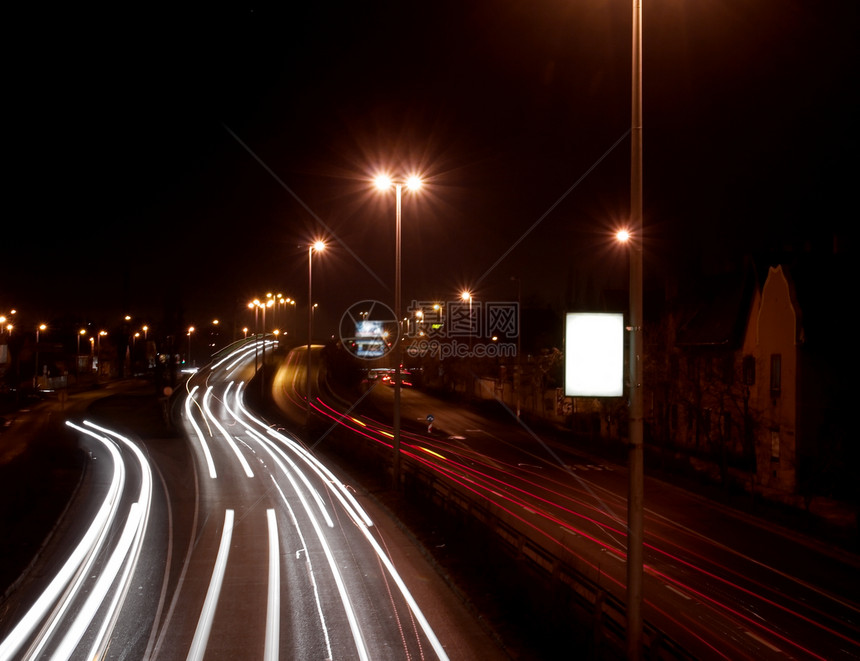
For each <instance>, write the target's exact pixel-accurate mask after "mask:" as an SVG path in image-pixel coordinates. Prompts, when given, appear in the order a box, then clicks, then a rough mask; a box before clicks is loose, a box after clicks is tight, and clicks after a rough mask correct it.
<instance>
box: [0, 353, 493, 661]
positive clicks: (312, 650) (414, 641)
mask: <svg viewBox="0 0 860 661" xmlns="http://www.w3.org/2000/svg"><path fill="white" fill-rule="evenodd" d="M253 365H254V358H253V352H252V353H251V354H245V355H244V357H241V358H237V359H236V361H235V362H233V361H231V362H230V363H224V364H222V365H220V366H218V367H215V368H212V369H205V370H203V371H201V373H199V374H197V375H195V376H194V377H193V378H192V379H191V380H190V381H189V383H188V389H187V394H185V395H182V396H181V397H179V398H174V405H176V406H181V407H182V408H183V411H182V414H181V420H182V423H181V425H180V426H179V427H172V428H171V427H168V426H167V425H166V424H165V418H164V415H163V410H162V408H161V407H162V402H160V401H159V400H158V398H156V397H155V396H154V394H153V393H152V389H151V386H148V385H145V384H144V385H143V387H137V386H138V385H139V384H132V383H124V384H117V385H116V387H115V388H113V389H112V390H110V391H102V392H100V393H87V394H80V395H75V396H73V397H71V398H70V399H69V400H68V401H67V402H65V403H64V404H63V405H62V406H60V404H59V402H45V403H43V404H40V405H39V406H37V407H34V408H33V409H32V410H30V411H24V412H22V413H21V415H20V416H19V417H18V418H16V420H15V422H14V423H13V426H12V428H10V429H7V431H6V432H5V433H4V435H3V438H2V445H0V448H2V450H3V453H2V455H0V456H3V457H4V461H5V463H4V465H3V466H2V467H0V470H2V471H3V473H4V474H0V477H9V476H11V475H13V474H15V475H17V476H18V478H17V479H15V480H11V479H10V480H8V481H7V480H5V479H4V480H3V489H4V494H3V495H4V500H3V520H2V521H3V531H4V534H3V535H2V537H3V538H4V539H7V540H12V539H14V540H16V544H14V545H13V544H9V549H10V553H9V555H8V556H7V555H5V550H4V562H3V563H2V564H3V566H4V572H5V573H4V591H5V593H4V598H3V603H2V604H0V658H2V659H6V658H19V656H20V655H24V658H29V657H28V656H27V655H26V654H25V651H26V650H29V655H30V656H33V657H34V658H35V657H38V656H39V655H41V654H45V653H56V654H59V655H60V656H61V657H65V656H70V657H71V658H84V657H85V656H89V655H92V654H93V653H98V654H104V655H105V657H104V658H171V659H172V658H178V657H183V656H184V657H186V658H258V657H265V658H267V659H268V658H278V655H280V656H281V658H374V659H375V658H392V659H394V658H434V657H435V658H457V659H492V658H500V659H501V658H506V654H505V652H504V651H503V650H502V649H501V647H500V646H499V645H498V644H497V642H496V640H495V639H494V638H493V636H492V635H490V634H489V633H488V631H487V630H486V628H485V627H483V626H482V624H481V622H480V620H479V618H478V617H476V616H475V614H474V613H473V612H472V611H470V610H469V609H468V608H467V607H466V605H465V604H464V602H463V600H462V599H461V598H460V597H459V596H458V595H457V594H455V593H454V592H452V590H451V589H450V587H449V585H448V584H447V583H446V582H445V581H444V580H443V578H442V577H441V576H440V574H439V573H437V571H436V568H435V567H434V566H433V564H432V563H431V562H428V559H427V556H426V555H425V554H424V552H423V549H421V548H420V547H419V546H418V545H416V544H415V540H414V539H412V538H411V537H410V536H409V535H408V534H406V533H404V531H403V530H402V529H401V528H400V527H398V526H397V525H396V524H395V523H394V522H393V521H392V520H391V519H389V518H388V516H387V513H386V512H385V511H384V510H382V509H380V508H379V507H378V504H377V501H376V500H375V499H373V498H372V497H370V496H369V495H368V494H367V492H364V491H363V490H362V488H361V487H360V486H358V485H357V484H355V483H351V481H350V480H349V479H348V478H346V477H342V476H339V475H335V474H332V473H327V472H325V467H324V466H320V465H319V464H318V462H316V461H315V460H314V458H313V457H312V456H310V455H309V454H308V453H305V452H304V450H303V448H302V443H301V442H300V440H298V439H295V438H294V437H292V436H291V435H288V434H286V433H285V431H283V430H282V431H280V432H278V431H274V433H272V432H273V430H271V429H270V428H269V427H268V425H267V423H265V422H263V421H260V420H258V419H257V418H256V417H255V415H254V414H253V413H252V412H251V411H248V410H246V409H244V408H243V405H242V396H241V395H240V390H241V388H242V387H243V386H244V385H245V384H246V383H247V382H248V381H249V380H250V377H251V376H252V374H253ZM106 395H107V396H106ZM67 418H70V419H72V420H74V421H75V423H76V424H80V425H81V426H80V428H76V429H74V430H70V429H69V428H68V427H67V426H64V425H63V424H62V423H63V421H64V420H65V419H67ZM85 418H86V419H87V420H88V421H91V422H94V423H95V425H97V427H96V428H92V427H88V426H87V425H86V424H84V419H85ZM68 448H76V450H74V451H68ZM60 450H63V452H60ZM63 453H65V454H64V459H65V461H61V460H60V457H59V456H57V457H54V455H55V454H57V455H59V454H63ZM7 457H8V460H7V459H6V458H7ZM48 457H51V459H50V460H48ZM58 465H63V466H66V469H65V470H66V471H67V477H66V479H65V480H64V488H62V489H60V488H57V489H56V490H54V491H52V492H51V493H50V494H44V496H45V498H42V497H40V498H38V499H34V500H33V501H32V502H30V501H29V500H26V499H27V497H28V496H26V495H22V494H23V491H22V490H21V488H20V487H21V486H22V485H23V484H27V483H28V482H31V481H37V482H39V483H40V484H47V483H49V482H51V479H50V477H48V478H44V479H43V478H42V475H43V473H45V472H47V473H49V474H50V473H51V472H52V471H56V470H57V466H58ZM25 469H26V470H25ZM16 487H18V488H16ZM37 491H38V490H37ZM31 493H32V490H31ZM46 498H47V500H48V501H49V502H55V501H60V503H58V505H59V507H58V508H55V509H54V510H52V511H51V513H50V514H46V515H44V516H42V517H41V518H40V520H39V521H38V522H37V521H36V520H34V519H31V518H30V516H29V514H35V513H41V509H42V507H43V506H44V503H45V499H46ZM25 501H26V502H25ZM57 509H58V510H59V511H57ZM23 510H26V511H27V513H28V514H27V515H25V514H23V512H22V511H23ZM16 512H17V514H15V513H16ZM102 515H104V516H103V518H100V517H102ZM52 520H53V521H58V524H57V525H55V526H53V525H52ZM23 522H26V525H24V524H23ZM96 522H98V526H96ZM96 527H98V528H99V531H100V532H99V535H98V541H93V540H95V539H96V535H95V533H92V538H93V539H92V540H90V539H89V536H90V533H91V532H92V531H93V530H94V529H95V528H96ZM48 530H50V534H48V535H47V536H46V535H45V533H46V531H48ZM84 541H87V542H88V543H89V542H90V541H91V542H92V545H91V546H87V548H86V550H85V551H80V553H79V555H80V558H78V560H79V561H80V564H79V565H75V568H74V570H73V573H70V576H71V578H66V579H64V580H65V582H64V583H63V587H62V589H61V590H60V591H59V592H60V594H58V595H57V596H55V597H52V599H56V600H57V601H51V604H52V606H51V607H49V608H48V609H47V610H45V611H38V612H37V610H36V607H37V606H38V604H39V603H40V602H41V601H42V600H43V599H44V594H46V592H47V591H48V588H49V586H51V585H53V584H55V583H56V582H57V581H58V580H59V578H58V577H59V576H61V574H62V573H63V570H65V568H66V567H67V566H68V564H69V563H70V562H71V560H70V559H71V558H76V557H77V555H76V554H78V550H79V549H81V548H82V547H83V546H84ZM13 546H14V547H15V551H14V552H12V551H11V549H12V547H13ZM34 555H35V560H33V559H32V558H33V557H34ZM13 556H14V557H13ZM95 594H99V600H98V601H96V599H95V597H93V595H95ZM60 604H62V605H60ZM21 622H25V623H28V622H29V624H32V626H29V627H23V628H25V629H26V630H25V631H24V632H23V633H21V629H22V625H21ZM51 627H53V628H51ZM13 639H14V640H13Z"/></svg>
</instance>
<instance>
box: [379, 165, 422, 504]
mask: <svg viewBox="0 0 860 661" xmlns="http://www.w3.org/2000/svg"><path fill="white" fill-rule="evenodd" d="M374 183H375V184H376V187H377V188H378V189H379V190H382V191H386V190H390V189H391V186H392V185H393V186H394V190H395V193H396V199H397V202H396V206H395V231H394V234H395V251H394V318H395V319H396V320H397V322H398V337H397V338H396V341H397V347H396V348H395V354H394V355H395V357H396V360H395V363H396V364H395V367H394V425H393V427H394V430H393V431H394V442H393V445H394V465H393V466H392V478H393V481H394V489H395V491H399V490H400V381H401V378H400V363H401V362H402V358H403V345H402V344H401V342H400V330H399V324H400V319H401V318H402V317H401V314H400V308H401V301H400V208H401V199H402V195H403V186H404V185H405V186H406V188H408V189H409V190H411V191H417V190H418V189H419V188H421V178H420V177H418V176H416V175H412V176H410V177H408V178H407V179H406V182H405V183H403V182H395V181H392V179H391V177H389V176H388V175H386V174H380V175H378V176H377V177H376V179H375V180H374Z"/></svg>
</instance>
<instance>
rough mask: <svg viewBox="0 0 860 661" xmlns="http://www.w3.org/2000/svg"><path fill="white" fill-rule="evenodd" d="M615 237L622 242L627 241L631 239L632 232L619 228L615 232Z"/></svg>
mask: <svg viewBox="0 0 860 661" xmlns="http://www.w3.org/2000/svg"><path fill="white" fill-rule="evenodd" d="M615 238H616V239H618V240H619V241H620V242H621V243H627V242H628V241H629V240H630V232H628V231H627V230H618V231H617V232H616V233H615Z"/></svg>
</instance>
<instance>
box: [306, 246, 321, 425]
mask: <svg viewBox="0 0 860 661" xmlns="http://www.w3.org/2000/svg"><path fill="white" fill-rule="evenodd" d="M323 250H325V242H323V241H314V242H313V243H312V244H311V245H309V246H308V355H307V361H308V362H307V367H306V370H305V372H306V373H305V426H306V427H308V429H310V426H311V338H312V337H313V331H314V304H313V280H314V278H313V275H314V271H313V263H314V253H315V252H322V251H323Z"/></svg>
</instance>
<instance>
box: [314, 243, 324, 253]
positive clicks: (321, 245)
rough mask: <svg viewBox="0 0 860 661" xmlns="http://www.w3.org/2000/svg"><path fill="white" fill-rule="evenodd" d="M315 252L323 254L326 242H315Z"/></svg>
mask: <svg viewBox="0 0 860 661" xmlns="http://www.w3.org/2000/svg"><path fill="white" fill-rule="evenodd" d="M313 248H314V252H322V251H323V250H325V242H324V241H314V245H313Z"/></svg>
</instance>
